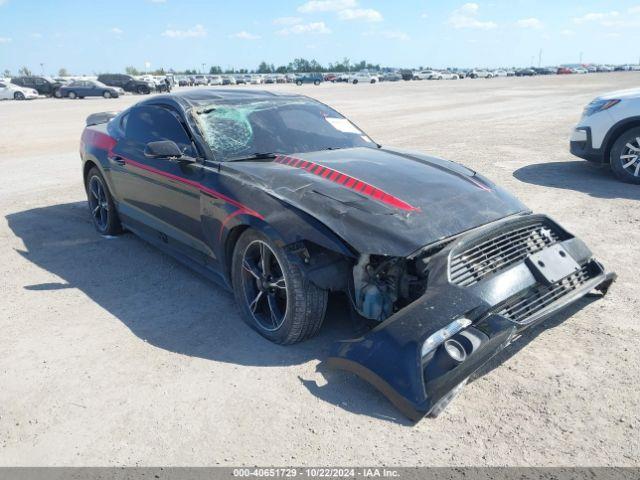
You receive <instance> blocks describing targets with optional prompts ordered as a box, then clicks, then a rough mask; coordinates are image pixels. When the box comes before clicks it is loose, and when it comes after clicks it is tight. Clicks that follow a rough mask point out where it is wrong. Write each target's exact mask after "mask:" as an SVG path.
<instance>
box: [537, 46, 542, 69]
mask: <svg viewBox="0 0 640 480" xmlns="http://www.w3.org/2000/svg"><path fill="white" fill-rule="evenodd" d="M540 67H542V49H540V52H538V68H540Z"/></svg>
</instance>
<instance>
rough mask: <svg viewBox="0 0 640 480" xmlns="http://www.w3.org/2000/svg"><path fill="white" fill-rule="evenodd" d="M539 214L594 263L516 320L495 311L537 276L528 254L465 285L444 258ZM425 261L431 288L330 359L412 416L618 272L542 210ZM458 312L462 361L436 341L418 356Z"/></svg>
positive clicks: (575, 254)
mask: <svg viewBox="0 0 640 480" xmlns="http://www.w3.org/2000/svg"><path fill="white" fill-rule="evenodd" d="M536 221H544V222H548V223H550V224H553V225H554V228H556V229H558V230H560V231H562V232H563V234H564V236H563V238H564V240H563V241H562V242H561V245H562V246H563V248H564V249H565V250H566V252H568V253H569V254H570V255H571V257H572V258H574V259H575V260H576V261H577V262H578V263H579V264H589V265H590V267H591V268H593V269H594V274H593V278H591V279H590V280H589V282H587V283H586V284H585V285H583V286H581V288H580V289H578V290H576V291H574V292H571V294H570V295H567V296H565V297H561V298H560V300H559V301H558V302H555V303H553V304H552V305H551V306H550V307H549V308H546V309H542V310H540V311H539V312H536V314H535V316H532V317H531V318H530V319H529V321H528V322H527V323H526V324H518V323H516V322H513V321H511V320H509V319H507V318H505V317H503V316H502V315H499V314H498V313H497V311H498V310H499V307H500V306H501V305H504V303H505V302H506V301H507V300H509V299H511V298H514V297H517V296H518V295H519V294H520V293H521V292H523V291H527V290H528V289H530V288H532V287H533V286H535V285H536V284H537V282H538V281H537V279H536V278H535V276H534V274H533V273H532V271H531V270H530V269H529V268H528V267H527V265H526V264H525V262H522V263H516V264H514V265H513V266H511V267H510V268H506V269H504V270H502V271H501V272H499V273H497V274H495V275H493V276H491V277H490V278H489V279H488V280H487V281H486V282H484V283H478V284H475V285H474V286H473V287H470V288H466V287H461V286H458V285H454V284H453V283H452V282H451V281H450V278H449V274H448V266H449V260H450V257H451V252H452V251H453V250H455V249H459V248H462V247H464V246H465V244H470V243H472V242H474V241H475V240H476V239H477V238H481V237H483V236H485V235H489V234H491V235H493V234H495V232H501V231H509V230H511V229H517V228H518V227H520V226H522V225H526V224H528V223H531V222H536ZM430 266H431V271H430V275H429V277H430V283H429V288H428V289H427V291H426V292H425V294H424V295H423V296H422V297H420V298H419V299H417V300H416V301H415V302H413V303H412V304H411V305H409V306H407V307H405V308H404V309H402V310H400V311H399V312H398V313H396V314H395V315H393V316H391V317H389V318H388V319H386V320H385V321H384V322H383V323H381V324H380V325H378V326H377V327H376V328H374V329H373V330H372V331H371V332H369V333H367V334H365V335H364V336H362V337H360V338H356V339H353V340H347V341H344V342H340V343H339V344H338V345H336V347H335V348H334V350H333V352H332V354H331V356H330V357H329V359H328V362H327V363H328V364H329V365H330V366H333V367H336V368H342V369H345V370H348V371H351V372H353V373H355V374H357V375H358V376H360V377H362V378H363V379H365V380H367V381H368V382H370V383H371V384H373V385H374V386H375V387H376V388H378V389H379V390H380V391H381V392H382V393H383V394H384V395H385V396H387V398H388V399H389V400H390V401H391V402H392V403H393V404H394V405H395V406H396V407H397V408H398V409H399V410H400V411H402V412H403V413H404V414H405V415H406V416H407V417H408V418H410V419H412V420H419V419H420V418H422V417H423V416H425V415H427V414H428V413H429V412H430V411H431V409H432V408H433V407H434V405H435V404H436V403H437V402H438V401H439V400H440V399H442V398H443V397H444V396H445V395H447V394H448V393H449V392H450V391H452V389H454V388H455V387H456V386H458V385H459V384H461V383H462V382H464V381H465V380H466V379H467V378H468V377H469V376H470V375H472V374H473V373H474V372H476V371H477V370H478V369H479V368H480V367H482V366H483V365H484V364H485V363H486V362H487V361H488V360H489V359H491V358H492V357H493V356H495V355H496V354H497V353H499V352H500V351H501V350H502V349H504V348H505V347H506V346H507V345H508V344H509V343H510V342H512V341H513V340H514V339H515V338H516V337H517V336H519V335H520V334H522V333H523V332H524V331H525V330H527V329H529V328H531V327H532V326H534V325H537V324H539V323H540V322H542V321H543V320H544V319H546V318H547V317H549V316H550V315H551V314H553V313H556V312H558V311H559V310H560V309H562V308H564V307H565V306H567V305H568V304H569V303H571V302H573V301H575V300H576V299H577V298H579V297H581V296H584V295H585V294H586V293H588V292H589V291H591V290H593V289H595V288H599V289H600V290H601V291H603V293H606V290H607V289H608V287H609V285H610V284H611V282H613V280H614V279H615V274H612V273H606V272H605V271H604V269H603V267H602V266H601V265H600V264H598V263H597V262H595V261H594V260H593V259H592V253H591V252H590V251H589V249H588V248H587V247H586V245H585V244H584V243H583V242H582V241H580V240H579V239H577V238H575V237H574V236H573V235H571V234H570V233H569V232H566V230H564V229H562V228H561V227H560V226H559V225H558V224H556V223H555V222H552V221H551V220H550V219H548V218H547V217H544V216H543V215H522V216H518V217H513V218H510V219H506V220H503V221H501V222H497V224H494V225H492V226H490V227H485V228H480V229H477V230H475V231H474V232H472V233H470V234H468V235H462V236H461V237H460V238H459V239H457V240H455V241H454V242H452V243H450V244H449V245H447V247H446V248H444V249H443V250H441V251H440V252H439V253H438V254H437V255H436V256H435V257H433V258H432V259H431V260H430ZM462 317H464V318H469V319H471V320H473V324H472V325H471V326H470V327H468V328H466V329H465V330H463V331H462V332H460V333H459V334H457V335H456V336H454V337H452V338H454V339H456V337H458V338H459V336H460V335H465V336H466V337H467V338H471V339H472V343H473V347H472V348H471V349H469V351H468V352H467V354H466V355H467V358H466V359H465V361H464V362H462V363H460V364H459V365H455V364H447V365H442V361H441V360H442V359H441V358H438V355H441V354H442V351H441V348H440V349H439V350H436V351H434V352H433V354H432V356H431V357H428V358H424V359H423V358H421V354H420V350H421V347H422V345H423V343H424V342H425V340H426V339H427V337H429V335H431V334H432V333H433V332H435V331H437V330H439V329H441V328H443V327H445V326H446V325H447V324H449V323H450V322H452V321H453V320H455V319H458V318H462ZM468 343H470V344H471V342H468ZM389 359H394V361H389Z"/></svg>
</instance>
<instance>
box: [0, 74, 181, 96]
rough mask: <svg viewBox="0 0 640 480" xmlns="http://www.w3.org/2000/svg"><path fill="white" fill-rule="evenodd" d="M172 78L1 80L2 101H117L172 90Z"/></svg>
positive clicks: (112, 76) (115, 76)
mask: <svg viewBox="0 0 640 480" xmlns="http://www.w3.org/2000/svg"><path fill="white" fill-rule="evenodd" d="M173 84H174V82H173V79H172V78H171V77H169V76H165V77H162V76H151V75H144V76H139V77H134V76H132V75H125V74H120V73H113V74H110V73H107V74H101V75H98V76H97V77H94V78H89V77H86V78H84V77H82V78H75V79H74V78H65V77H58V78H51V77H40V76H18V77H12V78H5V79H0V99H3V100H4V99H13V100H29V99H33V98H37V97H39V96H45V97H55V98H72V99H74V98H85V97H96V96H99V97H104V98H117V97H119V96H121V95H124V94H125V93H126V92H129V93H137V94H141V95H146V94H149V93H151V92H158V93H160V92H166V91H169V90H171V87H172V86H173Z"/></svg>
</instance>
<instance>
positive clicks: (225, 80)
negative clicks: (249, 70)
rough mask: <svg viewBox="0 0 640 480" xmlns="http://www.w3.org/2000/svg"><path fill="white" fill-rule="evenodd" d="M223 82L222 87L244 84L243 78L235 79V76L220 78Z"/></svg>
mask: <svg viewBox="0 0 640 480" xmlns="http://www.w3.org/2000/svg"><path fill="white" fill-rule="evenodd" d="M220 79H221V80H222V85H236V84H237V83H244V80H242V79H241V77H238V78H236V77H234V76H233V75H222V76H221V77H220Z"/></svg>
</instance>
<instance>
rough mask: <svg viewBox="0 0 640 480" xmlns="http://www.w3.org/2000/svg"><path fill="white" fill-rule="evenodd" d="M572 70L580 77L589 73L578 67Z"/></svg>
mask: <svg viewBox="0 0 640 480" xmlns="http://www.w3.org/2000/svg"><path fill="white" fill-rule="evenodd" d="M572 70H573V73H577V74H579V75H584V74H587V73H589V70H587V69H586V68H583V67H576V68H573V69H572Z"/></svg>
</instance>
